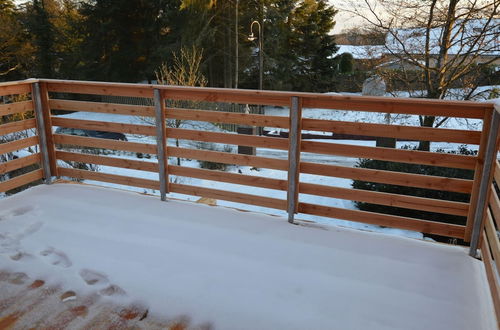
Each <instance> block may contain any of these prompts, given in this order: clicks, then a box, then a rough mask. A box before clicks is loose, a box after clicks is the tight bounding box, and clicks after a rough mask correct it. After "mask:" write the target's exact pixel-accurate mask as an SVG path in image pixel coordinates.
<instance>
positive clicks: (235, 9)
mask: <svg viewBox="0 0 500 330" xmlns="http://www.w3.org/2000/svg"><path fill="white" fill-rule="evenodd" d="M239 5H240V0H236V4H235V6H234V7H235V8H234V45H235V46H234V60H235V64H234V88H238V70H239V58H238V56H239V49H238V24H239V22H238V21H239V17H238V7H239Z"/></svg>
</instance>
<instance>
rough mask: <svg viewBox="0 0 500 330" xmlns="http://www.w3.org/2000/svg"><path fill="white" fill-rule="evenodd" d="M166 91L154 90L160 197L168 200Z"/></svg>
mask: <svg viewBox="0 0 500 330" xmlns="http://www.w3.org/2000/svg"><path fill="white" fill-rule="evenodd" d="M163 94H164V92H163V91H161V90H159V89H155V90H154V91H153V97H154V103H155V128H156V149H157V152H156V154H157V155H158V156H157V159H158V174H159V178H160V199H161V200H162V201H166V200H167V193H168V183H169V178H168V157H167V119H166V117H165V99H164V95H163Z"/></svg>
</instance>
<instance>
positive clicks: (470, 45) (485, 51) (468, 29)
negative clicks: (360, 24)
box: [386, 19, 500, 56]
mask: <svg viewBox="0 0 500 330" xmlns="http://www.w3.org/2000/svg"><path fill="white" fill-rule="evenodd" d="M487 23H488V22H487V20H486V19H477V20H471V21H468V22H466V23H464V22H463V21H458V22H457V23H456V24H455V26H454V27H453V29H452V32H451V33H452V39H451V42H452V44H451V46H450V50H449V52H448V53H449V54H450V55H460V54H465V53H467V52H469V51H473V52H479V53H481V54H482V55H484V56H500V19H493V20H492V21H491V22H489V24H488V25H487ZM486 25H487V29H486V32H483V29H484V27H485V26H486ZM442 33H443V27H442V26H440V27H434V28H432V29H431V30H430V34H429V35H430V41H429V46H430V53H431V54H433V55H436V54H439V48H440V40H441V35H442ZM481 34H483V36H482V37H479V36H480V35H481ZM425 42H426V29H425V28H423V27H422V28H411V29H393V30H391V31H390V32H389V33H388V34H387V36H386V47H387V50H386V51H388V50H390V51H392V52H394V53H401V52H407V53H410V54H423V53H425Z"/></svg>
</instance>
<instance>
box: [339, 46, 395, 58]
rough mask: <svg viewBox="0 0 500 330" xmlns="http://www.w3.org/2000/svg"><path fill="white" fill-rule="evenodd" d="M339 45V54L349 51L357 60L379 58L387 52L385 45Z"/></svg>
mask: <svg viewBox="0 0 500 330" xmlns="http://www.w3.org/2000/svg"><path fill="white" fill-rule="evenodd" d="M337 47H338V48H339V49H338V50H337V54H344V53H349V54H351V55H352V56H353V58H355V59H357V60H369V59H377V58H380V57H382V55H383V54H384V52H385V46H383V45H365V46H354V45H337Z"/></svg>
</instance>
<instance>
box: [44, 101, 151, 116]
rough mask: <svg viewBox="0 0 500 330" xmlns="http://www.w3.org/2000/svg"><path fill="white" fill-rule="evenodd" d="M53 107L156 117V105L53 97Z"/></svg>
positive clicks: (50, 103)
mask: <svg viewBox="0 0 500 330" xmlns="http://www.w3.org/2000/svg"><path fill="white" fill-rule="evenodd" d="M49 105H50V108H51V109H57V110H71V111H85V112H99V113H111V114H119V115H129V116H138V117H154V116H155V113H154V107H153V106H145V105H128V104H117V103H101V102H86V101H72V100H61V99H51V100H49Z"/></svg>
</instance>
